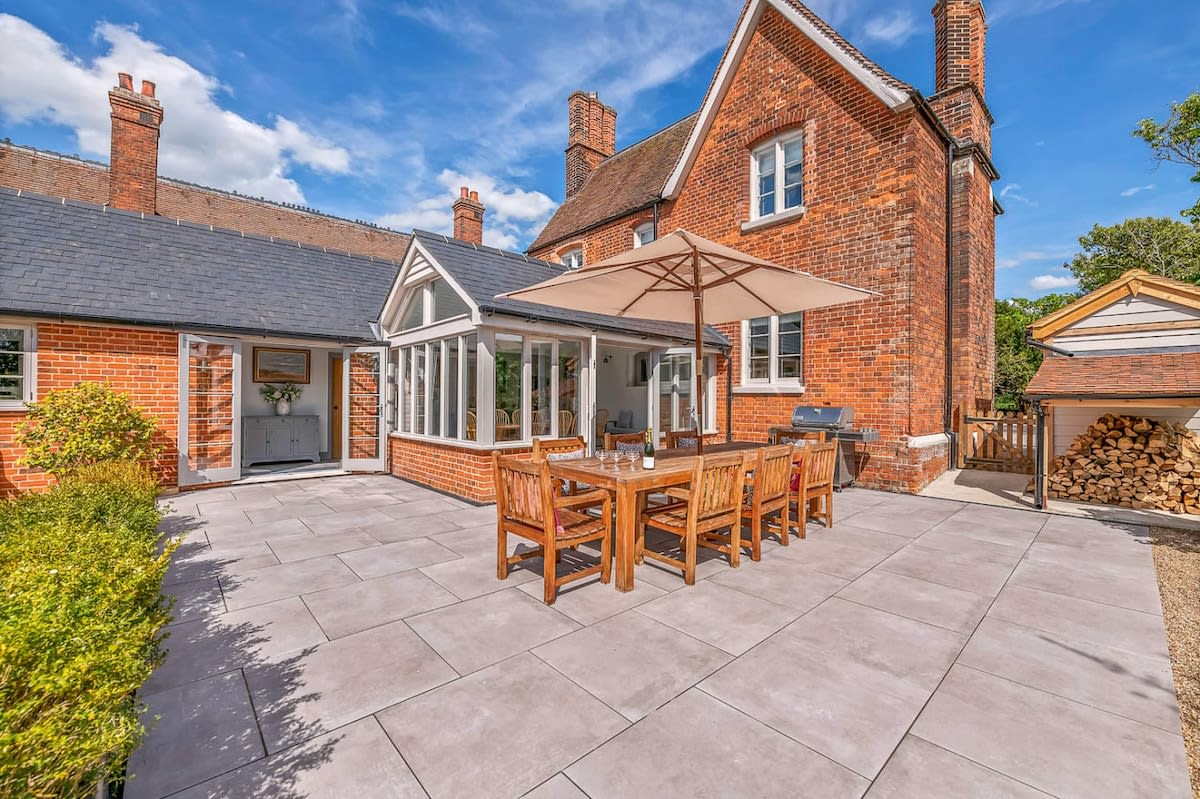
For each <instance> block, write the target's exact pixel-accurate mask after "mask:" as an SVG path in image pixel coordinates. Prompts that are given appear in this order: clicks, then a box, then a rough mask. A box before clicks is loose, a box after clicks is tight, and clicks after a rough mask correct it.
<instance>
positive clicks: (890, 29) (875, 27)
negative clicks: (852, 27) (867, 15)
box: [863, 9, 917, 47]
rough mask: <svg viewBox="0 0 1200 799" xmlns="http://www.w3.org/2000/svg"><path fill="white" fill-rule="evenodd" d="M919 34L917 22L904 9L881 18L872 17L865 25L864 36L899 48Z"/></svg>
mask: <svg viewBox="0 0 1200 799" xmlns="http://www.w3.org/2000/svg"><path fill="white" fill-rule="evenodd" d="M916 32H917V20H916V19H915V18H914V17H913V15H912V13H911V12H909V11H906V10H903V9H900V10H897V11H895V12H893V13H891V14H887V15H885V16H880V17H872V18H871V19H869V20H867V22H866V24H865V25H863V36H864V37H865V38H866V39H868V40H871V41H877V42H881V43H883V44H886V45H888V46H889V47H899V46H900V45H902V44H904V43H905V42H906V41H908V40H909V39H910V38H911V37H912V36H913V35H914V34H915V33H916Z"/></svg>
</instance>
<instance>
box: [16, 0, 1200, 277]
mask: <svg viewBox="0 0 1200 799" xmlns="http://www.w3.org/2000/svg"><path fill="white" fill-rule="evenodd" d="M810 5H811V7H812V8H813V9H814V10H815V11H817V12H818V13H820V14H821V15H822V16H824V17H825V18H826V19H827V20H829V21H830V22H831V23H833V24H834V25H836V26H837V27H838V28H839V30H841V31H842V32H843V33H844V34H845V35H846V36H847V37H848V38H849V39H850V40H851V41H853V42H854V43H855V44H857V45H858V46H859V47H860V48H862V49H863V50H864V51H865V52H866V53H867V54H868V55H870V56H871V57H873V58H874V59H875V60H877V61H878V62H880V63H881V64H882V65H883V66H885V67H886V68H888V69H889V70H890V71H892V72H893V73H894V74H896V75H897V76H899V77H901V78H903V79H904V80H907V81H909V82H910V83H913V84H915V85H916V86H918V87H919V88H920V89H921V90H922V91H923V92H925V93H926V94H930V93H932V88H933V87H932V84H933V36H932V33H933V25H932V19H931V17H930V15H929V8H930V6H931V5H932V2H931V0H894V1H893V2H879V1H878V0H813V2H811V3H810ZM986 6H987V10H988V17H989V20H990V23H991V28H990V31H989V39H988V77H987V80H988V86H987V94H988V101H989V104H990V106H991V108H992V111H993V113H994V115H995V117H996V128H995V133H994V145H993V154H994V158H995V161H996V163H997V166H998V167H999V169H1000V172H1001V175H1002V178H1001V180H1000V181H999V182H998V183H997V184H996V192H997V194H998V195H1000V197H1001V199H1002V202H1003V203H1004V205H1005V207H1006V209H1007V211H1008V213H1007V214H1006V215H1005V216H1003V217H1001V218H1000V220H999V221H998V224H997V239H998V243H997V266H998V269H997V278H996V282H997V295H998V296H1001V297H1008V296H1017V295H1021V296H1032V295H1038V294H1042V293H1045V292H1046V291H1049V290H1053V289H1058V290H1061V289H1062V288H1064V287H1067V288H1069V285H1068V276H1067V273H1066V272H1065V270H1063V269H1062V268H1061V265H1062V263H1063V261H1065V260H1067V259H1069V258H1070V257H1071V255H1072V254H1073V253H1074V252H1075V251H1076V249H1077V239H1078V237H1079V236H1080V235H1081V234H1082V233H1084V232H1086V231H1087V230H1088V229H1089V228H1090V227H1091V226H1092V225H1093V224H1095V223H1097V222H1099V223H1111V222H1116V221H1119V220H1121V219H1124V218H1126V217H1129V216H1140V215H1168V216H1177V215H1178V212H1179V210H1180V209H1182V208H1184V207H1187V206H1189V205H1191V204H1192V203H1193V202H1194V201H1195V194H1196V192H1197V187H1196V186H1195V184H1191V183H1189V182H1188V177H1189V174H1190V173H1189V172H1188V171H1187V170H1185V169H1183V168H1181V167H1176V166H1172V165H1163V166H1161V167H1156V165H1155V164H1154V163H1153V162H1152V161H1151V159H1150V157H1149V153H1148V150H1147V148H1146V147H1145V145H1144V144H1142V143H1141V142H1139V141H1136V140H1134V139H1133V138H1132V137H1131V136H1130V135H1129V134H1130V131H1131V130H1132V129H1133V127H1134V125H1135V124H1136V123H1137V121H1138V120H1139V119H1141V118H1142V117H1145V116H1162V115H1164V114H1165V113H1166V109H1167V107H1168V103H1169V102H1170V101H1172V100H1179V99H1182V98H1183V97H1184V96H1186V95H1187V94H1188V93H1189V92H1192V91H1200V3H1195V2H1194V1H1193V0H1153V2H1141V3H1130V2H1128V0H990V1H989V2H987V3H986ZM740 7H741V0H654V2H631V1H630V2H620V1H619V0H558V1H557V2H554V3H531V2H528V0H486V1H484V0H480V1H479V2H469V1H464V2H449V0H442V1H440V2H439V1H437V0H388V1H387V2H383V1H381V2H372V0H340V2H308V1H307V0H289V2H283V0H265V1H260V2H250V3H247V2H239V3H231V2H221V1H220V0H203V1H202V2H197V1H195V0H172V1H170V2H167V1H166V0H162V1H161V2H160V1H159V0H136V1H135V0H129V1H128V2H126V1H123V0H113V1H112V2H106V3H99V2H95V1H94V0H92V1H90V2H72V1H71V0H56V1H55V2H53V3H47V2H45V0H36V1H34V2H30V1H29V0H5V3H4V5H3V6H2V7H0V137H9V138H11V139H12V140H13V141H16V142H19V143H22V144H28V145H32V146H36V147H43V148H47V149H53V150H57V151H60V152H65V153H78V154H80V155H83V156H84V157H89V158H96V159H98V160H106V159H107V155H108V124H109V123H108V103H107V98H106V91H107V89H108V87H109V86H111V85H112V84H113V83H114V82H115V79H116V72H117V71H118V70H119V69H120V70H125V71H129V72H132V73H133V74H134V80H135V85H140V84H138V83H137V82H138V81H140V80H141V79H143V78H146V79H150V80H155V81H156V82H157V83H158V86H159V97H160V98H161V99H162V101H163V104H164V107H165V109H166V119H165V122H164V125H163V133H162V151H161V156H160V170H161V172H162V173H163V174H165V175H169V176H172V177H180V178H184V179H187V180H192V181H195V182H198V183H203V184H207V185H212V186H218V187H221V188H227V189H234V190H238V191H242V192H245V193H248V194H255V195H262V196H267V197H270V198H272V199H277V200H284V201H289V202H297V203H303V204H305V205H309V206H313V207H316V208H319V209H321V210H325V211H328V212H331V213H335V214H339V215H342V216H347V217H350V218H356V219H366V220H372V221H377V222H380V223H382V224H388V225H391V226H393V227H397V228H399V229H407V228H411V227H413V226H418V227H424V228H431V229H445V228H446V227H447V226H448V225H449V221H450V216H449V206H450V202H451V201H452V200H453V198H454V196H456V195H457V189H458V186H459V185H463V184H468V185H470V186H471V187H472V188H475V189H477V190H479V192H480V194H481V196H482V199H483V201H484V202H485V203H486V205H487V206H488V228H487V234H486V235H487V238H488V241H489V243H493V244H497V245H499V246H505V247H513V248H522V247H524V246H525V245H526V244H527V243H528V242H529V240H530V239H531V237H532V236H533V235H534V234H536V232H537V230H538V229H539V228H540V226H541V225H542V224H543V223H544V222H545V220H546V219H547V218H548V216H549V215H550V214H551V213H552V212H553V209H554V207H555V206H556V204H557V203H558V202H561V200H562V194H563V157H562V151H563V147H564V146H565V143H566V142H565V140H566V97H567V95H568V94H569V93H570V92H571V91H572V90H574V89H587V90H594V91H599V92H600V96H601V98H602V99H604V100H605V101H606V102H608V103H610V104H612V105H614V106H615V107H616V108H617V110H618V112H619V119H618V126H617V127H618V131H617V136H618V146H624V145H626V144H629V143H632V142H634V141H636V140H638V139H640V138H642V137H644V136H646V135H647V134H649V133H652V132H653V131H655V130H657V129H659V128H661V127H663V126H665V125H667V124H670V123H671V122H673V121H675V120H677V119H679V118H681V117H683V116H685V115H687V114H689V113H691V112H692V111H694V110H695V109H696V108H697V107H698V106H699V104H700V102H701V100H702V99H703V94H704V91H705V89H706V87H707V85H708V82H709V80H710V78H711V76H712V72H713V70H714V69H715V65H716V61H717V59H718V57H719V56H720V53H721V50H722V48H723V47H724V45H725V42H726V39H727V38H728V36H729V35H730V33H731V31H732V27H733V24H734V22H735V20H736V18H737V14H738V10H739V9H740ZM1133 9H1136V10H1133Z"/></svg>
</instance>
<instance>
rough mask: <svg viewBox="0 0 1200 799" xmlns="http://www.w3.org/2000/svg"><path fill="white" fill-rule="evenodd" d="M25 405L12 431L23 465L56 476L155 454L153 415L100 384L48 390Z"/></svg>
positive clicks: (153, 456)
mask: <svg viewBox="0 0 1200 799" xmlns="http://www.w3.org/2000/svg"><path fill="white" fill-rule="evenodd" d="M26 407H27V408H28V417H27V421H26V422H25V424H24V425H23V426H22V428H21V431H20V434H19V436H18V441H19V443H20V444H21V446H23V447H24V448H25V457H24V461H23V462H24V464H25V465H26V466H31V467H33V468H35V469H45V470H46V471H48V472H50V473H52V474H54V475H55V476H57V477H62V476H64V475H67V474H70V473H71V472H73V471H74V470H76V469H78V468H79V467H80V466H84V465H87V464H90V463H100V462H102V461H134V462H144V461H149V460H152V459H153V458H155V457H156V456H157V455H158V452H159V447H158V446H156V445H155V444H154V435H155V433H156V432H157V430H158V424H157V422H156V421H155V419H154V418H153V417H151V416H149V415H147V414H146V413H145V412H144V411H142V409H141V408H138V407H137V406H135V405H134V404H133V402H132V401H131V400H130V399H129V396H128V395H127V394H121V393H119V392H116V391H113V390H112V388H110V387H109V386H107V385H105V384H103V383H80V384H78V385H77V386H74V387H72V388H63V389H58V390H57V391H51V392H49V393H47V394H46V396H45V397H43V398H42V399H40V400H38V401H37V402H31V403H29V404H28V405H27V406H26Z"/></svg>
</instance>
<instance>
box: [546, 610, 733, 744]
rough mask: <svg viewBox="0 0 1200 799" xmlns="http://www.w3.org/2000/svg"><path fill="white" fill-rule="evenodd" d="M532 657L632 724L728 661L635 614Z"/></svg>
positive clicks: (552, 645)
mask: <svg viewBox="0 0 1200 799" xmlns="http://www.w3.org/2000/svg"><path fill="white" fill-rule="evenodd" d="M533 654H535V655H537V656H538V657H539V658H541V659H542V660H544V661H546V662H547V663H549V664H550V665H551V666H553V667H554V669H555V670H556V671H558V672H559V673H560V674H563V675H565V676H567V677H569V678H570V679H571V680H573V681H574V682H575V683H577V684H578V685H580V686H582V687H583V688H584V689H585V690H587V691H588V692H589V693H591V694H592V695H593V696H596V697H597V698H599V699H601V700H602V701H603V702H604V703H605V704H607V705H608V706H609V707H611V708H613V709H614V710H616V711H617V712H619V713H620V714H621V715H623V716H625V718H627V719H629V720H630V721H637V720H638V719H640V718H642V717H643V716H645V715H646V714H647V713H650V712H651V711H653V710H656V709H658V708H659V707H661V706H662V705H664V704H666V703H667V702H669V701H670V700H672V699H674V698H675V697H677V696H679V695H680V694H682V693H683V692H684V691H686V690H687V689H688V688H691V687H692V686H693V685H695V684H696V683H698V682H700V681H701V680H702V679H704V678H705V677H707V676H708V675H709V674H712V673H713V672H714V671H716V670H717V669H718V668H720V667H721V666H724V665H725V664H726V663H728V662H729V661H730V660H731V656H730V655H729V654H728V653H726V652H723V651H721V650H720V649H717V648H715V647H711V646H709V645H708V644H705V643H703V642H701V641H698V640H696V639H695V638H692V637H691V636H688V635H684V634H683V633H681V632H678V631H677V630H673V629H671V628H670V627H668V626H666V625H665V624H660V623H659V622H657V621H654V620H653V619H651V618H649V617H646V616H643V615H642V614H640V613H633V612H625V613H622V614H621V615H620V616H615V617H613V618H611V619H606V620H605V621H602V622H600V623H599V624H595V625H593V626H591V627H585V628H583V629H582V630H578V631H576V632H573V633H571V634H570V635H567V636H564V637H562V638H559V639H558V640H556V641H551V642H550V643H548V644H544V645H543V646H540V647H538V648H537V649H535V650H533Z"/></svg>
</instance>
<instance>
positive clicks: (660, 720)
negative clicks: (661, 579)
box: [567, 690, 868, 799]
mask: <svg viewBox="0 0 1200 799" xmlns="http://www.w3.org/2000/svg"><path fill="white" fill-rule="evenodd" d="M567 776H568V777H570V778H571V780H572V782H574V783H575V784H576V785H578V786H579V787H580V788H581V789H582V790H583V791H584V793H585V794H587V795H588V796H596V797H600V796H604V797H607V796H613V797H617V796H654V797H664V799H665V798H666V797H680V798H681V799H683V797H694V796H711V797H718V796H754V797H763V799H767V797H779V799H785V798H786V799H791V797H796V796H812V797H831V798H832V797H858V796H861V795H862V792H863V790H864V789H865V788H866V787H867V784H868V783H867V781H866V780H865V779H863V778H862V777H860V776H858V775H856V774H852V773H851V772H849V771H847V770H846V769H844V768H841V767H840V766H838V765H837V764H835V763H833V762H831V761H829V760H827V759H825V758H823V757H821V756H820V755H818V754H817V753H816V752H813V751H812V750H811V749H806V748H805V747H804V746H801V745H800V744H798V743H796V742H795V741H793V740H790V739H788V738H787V737H785V736H783V735H780V734H779V733H778V732H776V731H775V730H772V729H770V728H769V727H767V726H766V725H764V724H761V723H759V722H757V721H755V720H754V719H752V718H750V717H749V716H745V715H743V714H741V713H738V712H737V711H736V710H734V709H733V708H731V707H729V706H728V705H724V704H722V703H720V702H718V701H717V700H715V699H713V698H712V697H711V696H708V695H706V694H704V693H702V692H700V691H697V690H691V691H688V692H687V693H686V694H684V695H683V696H681V697H679V698H678V699H676V700H675V701H673V702H671V703H670V704H669V705H667V706H666V707H664V708H662V709H661V710H658V711H656V712H654V713H653V714H651V715H650V716H649V717H647V718H646V719H645V720H644V721H642V722H641V723H639V724H637V725H636V726H633V727H630V728H629V729H628V730H626V731H625V732H623V733H621V734H620V735H618V736H616V737H615V738H613V739H612V740H611V741H609V742H608V743H606V744H604V745H603V746H601V747H600V748H599V749H597V750H596V751H595V752H592V753H591V754H589V755H588V756H587V757H585V758H583V759H582V760H581V761H579V762H578V763H576V764H575V765H573V766H571V767H570V768H569V769H567Z"/></svg>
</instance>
